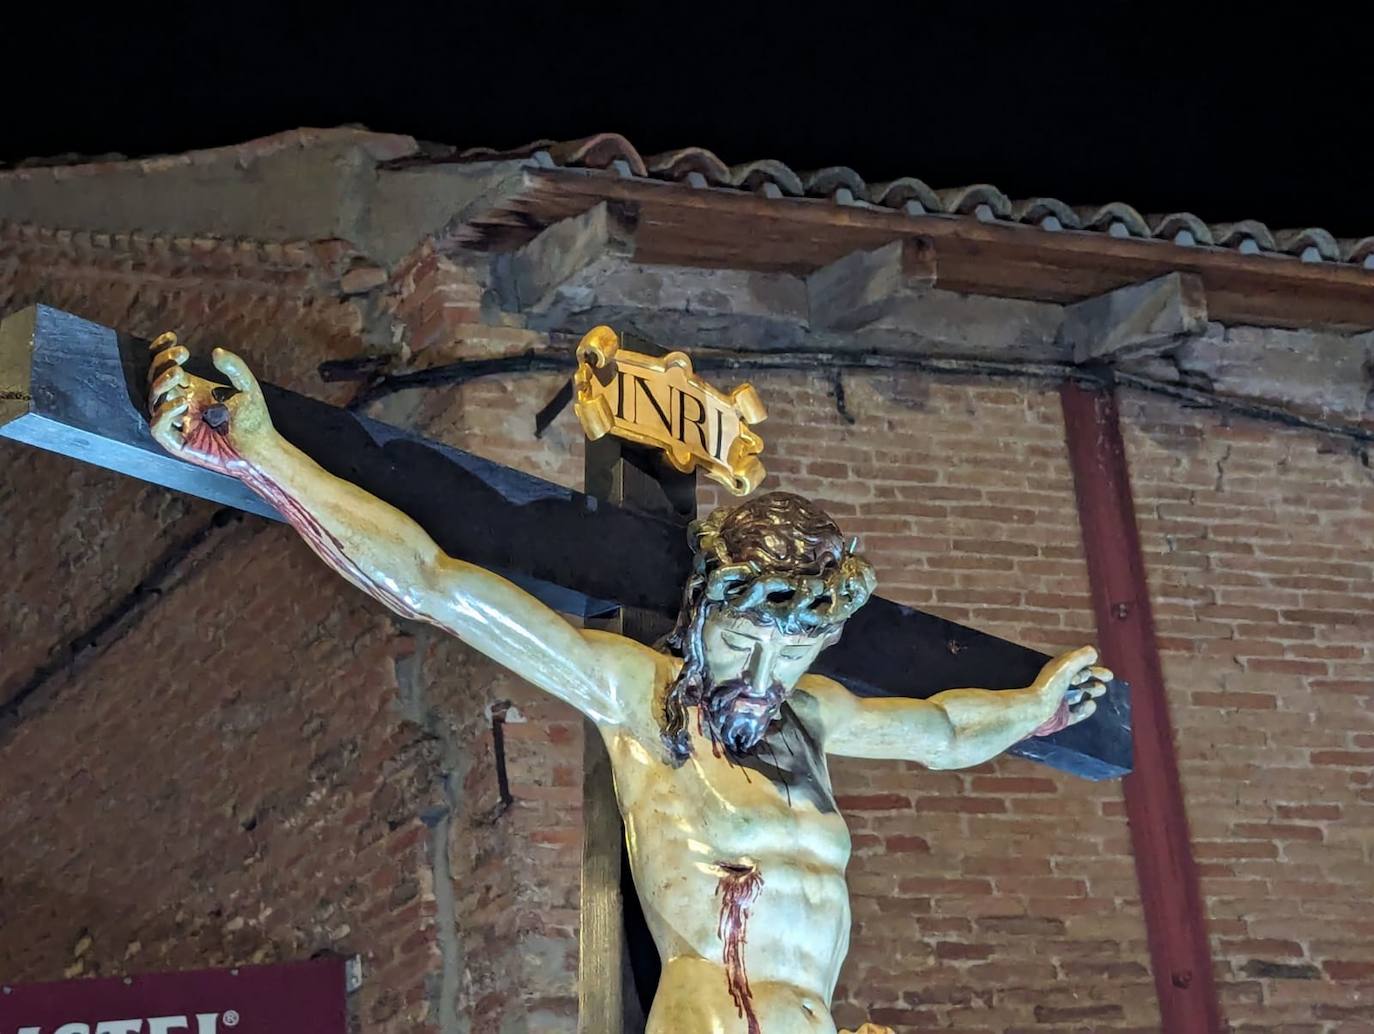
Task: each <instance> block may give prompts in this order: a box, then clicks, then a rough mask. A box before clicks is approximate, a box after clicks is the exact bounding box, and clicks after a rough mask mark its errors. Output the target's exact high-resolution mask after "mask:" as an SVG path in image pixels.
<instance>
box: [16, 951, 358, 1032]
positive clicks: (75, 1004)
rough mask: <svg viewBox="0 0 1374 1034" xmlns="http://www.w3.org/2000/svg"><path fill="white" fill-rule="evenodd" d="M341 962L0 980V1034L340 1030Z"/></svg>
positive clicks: (343, 1017) (343, 1022) (343, 1014)
mask: <svg viewBox="0 0 1374 1034" xmlns="http://www.w3.org/2000/svg"><path fill="white" fill-rule="evenodd" d="M344 979H345V978H344V961H343V960H342V959H326V960H321V961H315V962H295V963H288V964H286V965H281V966H241V967H239V968H238V969H212V970H200V971H193V972H187V973H154V974H150V975H147V976H135V977H110V978H101V979H96V980H62V981H58V982H55V983H51V984H13V985H5V986H4V987H0V1034H345V1031H346V1030H347V1008H346V1004H345V997H346V994H347V992H346V990H345V987H344Z"/></svg>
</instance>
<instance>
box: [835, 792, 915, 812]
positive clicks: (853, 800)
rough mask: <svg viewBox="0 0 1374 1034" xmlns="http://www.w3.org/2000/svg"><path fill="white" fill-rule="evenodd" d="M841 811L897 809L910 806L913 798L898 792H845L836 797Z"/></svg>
mask: <svg viewBox="0 0 1374 1034" xmlns="http://www.w3.org/2000/svg"><path fill="white" fill-rule="evenodd" d="M836 803H837V804H838V805H839V806H840V810H841V811H895V810H897V809H906V808H910V807H911V806H912V805H911V799H910V798H909V797H903V796H902V795H901V794H898V793H870V794H845V795H843V796H839V797H836Z"/></svg>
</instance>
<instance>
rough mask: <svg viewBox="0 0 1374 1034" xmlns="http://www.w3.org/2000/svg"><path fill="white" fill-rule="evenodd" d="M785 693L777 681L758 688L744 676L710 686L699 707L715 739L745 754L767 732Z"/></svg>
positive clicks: (755, 745) (756, 744)
mask: <svg viewBox="0 0 1374 1034" xmlns="http://www.w3.org/2000/svg"><path fill="white" fill-rule="evenodd" d="M786 696H787V691H786V689H784V688H783V686H782V685H781V684H780V683H776V682H775V683H773V684H772V685H771V686H767V687H760V686H756V685H754V684H753V683H752V682H750V681H749V680H748V679H731V680H730V681H728V682H720V683H717V684H715V685H714V686H712V687H711V688H710V690H709V691H708V693H707V696H706V702H705V705H704V707H703V709H704V711H705V712H706V720H707V722H709V723H710V726H711V732H712V734H713V735H714V736H715V738H716V739H717V740H718V741H719V742H720V743H722V744H724V745H725V746H726V747H727V748H728V749H729V750H730V751H731V752H732V753H735V754H745V753H748V752H749V751H751V750H753V749H754V748H755V747H757V746H758V745H759V742H760V741H761V740H762V739H763V737H764V735H765V734H767V732H768V727H769V726H770V725H772V723H773V721H774V720H775V719H776V718H777V717H778V714H779V710H780V708H781V707H782V702H783V700H784V699H786Z"/></svg>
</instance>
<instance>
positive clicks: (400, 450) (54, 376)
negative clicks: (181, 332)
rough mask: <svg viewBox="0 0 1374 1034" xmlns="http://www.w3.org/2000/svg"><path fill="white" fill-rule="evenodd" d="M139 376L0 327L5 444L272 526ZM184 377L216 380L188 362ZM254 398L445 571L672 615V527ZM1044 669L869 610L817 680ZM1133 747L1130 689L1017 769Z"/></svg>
mask: <svg viewBox="0 0 1374 1034" xmlns="http://www.w3.org/2000/svg"><path fill="white" fill-rule="evenodd" d="M147 362H148V346H147V342H145V341H141V340H138V339H134V338H130V337H126V336H123V335H119V334H117V333H115V332H114V331H112V330H110V329H108V328H106V327H102V326H99V325H98V324H95V323H91V322H89V321H86V320H82V319H80V318H79V317H76V316H72V315H70V314H68V313H64V312H61V311H59V310H56V309H52V308H48V307H46V306H37V307H35V308H33V309H31V310H26V311H24V312H21V313H18V314H15V315H14V316H11V317H9V318H8V319H6V320H5V321H4V323H3V324H0V375H3V376H0V392H8V393H10V394H15V395H23V396H24V397H23V398H15V399H6V400H5V401H3V402H0V437H8V438H11V439H14V440H17V441H22V442H27V443H28V444H30V445H35V446H38V447H40V448H45V449H49V450H52V451H55V452H60V453H62V454H64V455H68V456H72V457H75V458H78V459H82V460H85V461H87V462H91V463H96V464H98V465H101V466H105V467H108V468H110V469H113V470H117V471H120V472H122V473H126V474H130V475H132V476H135V477H139V478H142V479H144V480H148V481H153V482H156V483H158V484H162V485H166V486H168V487H171V488H175V489H177V490H179V491H184V492H189V493H191V494H193V495H197V496H200V497H202V498H206V499H213V500H216V501H219V502H222V503H225V504H227V505H230V506H235V507H238V508H240V509H244V510H248V511H249V512H252V513H257V514H261V515H263V516H267V517H274V518H275V517H276V516H277V515H276V514H275V512H274V511H273V510H272V509H271V508H270V507H268V506H267V505H266V504H264V503H263V502H262V501H261V500H260V499H258V497H257V496H255V495H252V494H251V493H250V492H248V491H247V490H246V489H245V488H244V487H243V486H242V485H241V484H239V483H238V482H237V481H235V480H233V479H230V478H226V477H223V476H221V475H218V474H213V473H210V472H208V471H205V470H202V469H200V468H198V467H194V466H191V465H190V464H187V463H184V462H182V461H180V460H177V459H175V458H174V457H171V456H169V455H168V454H166V453H165V452H164V451H163V450H162V449H161V448H160V447H159V446H158V445H157V443H156V442H155V441H153V439H152V437H151V435H150V434H149V432H148V426H147V421H146V419H145V418H144V415H143V405H144V400H143V393H144V390H145V387H144V381H145V372H146V369H147ZM188 368H190V369H191V370H192V371H193V372H200V373H203V374H205V375H207V376H211V377H215V378H216V379H221V378H219V375H218V374H216V373H215V372H214V371H213V370H210V369H207V368H205V367H203V366H200V367H198V364H197V363H196V362H192V363H189V364H188ZM6 371H9V372H8V373H7V372H6ZM11 385H15V387H13V388H11ZM263 390H264V394H265V395H266V397H267V403H268V408H269V410H270V411H271V413H272V418H273V421H274V422H275V424H276V425H277V427H278V429H279V430H280V431H281V433H282V435H283V436H284V437H285V438H287V439H288V440H289V441H291V442H292V443H293V444H295V445H296V446H297V447H298V448H300V449H301V450H302V451H304V452H305V453H306V454H308V455H309V456H311V457H312V458H313V459H315V461H316V462H318V463H319V464H320V465H321V466H323V467H324V468H325V469H326V470H328V471H330V472H331V473H333V474H335V475H337V476H339V477H341V478H344V479H346V480H348V481H351V482H352V483H354V484H356V485H358V486H360V487H361V488H363V489H364V490H365V491H368V492H370V493H372V494H373V495H375V496H377V497H378V498H380V499H383V500H385V501H386V502H388V503H391V504H392V505H393V506H396V507H397V508H398V509H400V510H402V511H403V512H405V513H407V514H409V515H410V516H411V517H413V518H414V519H415V520H416V521H417V522H418V523H419V524H420V525H421V526H422V527H424V528H425V530H426V531H427V532H429V534H430V535H431V536H432V537H433V538H434V540H435V541H436V542H437V543H438V544H439V546H440V547H441V548H442V549H444V550H445V551H446V552H447V553H449V554H450V555H453V556H456V557H459V558H460V559H463V560H467V561H469V562H471V563H475V564H479V565H481V566H483V567H487V568H490V569H492V570H495V571H498V572H500V573H501V574H503V575H505V576H506V577H508V578H510V579H511V580H512V581H514V582H516V583H517V584H519V585H521V586H523V587H524V588H526V589H527V590H528V591H530V592H532V593H533V594H534V595H536V596H538V597H539V598H540V599H542V600H544V601H545V602H546V603H547V604H549V605H550V606H552V607H554V608H555V609H557V610H560V611H563V612H565V613H569V614H573V615H576V616H578V617H581V618H584V619H585V618H592V617H596V616H598V615H605V614H608V613H610V612H611V611H613V610H614V609H615V608H617V607H631V608H636V609H639V610H644V611H650V612H655V613H657V614H659V615H662V616H665V617H671V616H673V615H675V614H676V613H677V608H678V605H679V604H680V602H681V591H682V584H683V581H684V579H685V577H686V573H687V571H688V569H689V566H690V552H689V549H688V544H687V541H686V537H685V536H684V535H683V534H682V529H681V526H680V524H679V523H678V522H675V521H671V520H667V519H665V518H662V517H658V516H654V515H653V514H648V513H640V512H636V511H633V510H630V509H627V508H623V507H619V506H615V505H613V504H610V503H606V502H603V501H601V500H598V499H597V498H595V497H594V496H589V495H586V494H583V493H581V492H574V491H572V490H570V489H567V488H564V487H562V486H560V485H555V484H552V483H550V482H547V481H543V480H541V479H539V478H536V477H532V476H530V475H527V474H522V473H520V472H519V471H515V470H511V469H510V468H507V467H503V466H501V465H499V464H496V463H492V462H491V461H489V460H484V459H482V458H481V457H478V456H474V455H472V454H471V453H467V452H463V451H462V450H460V449H454V448H451V447H449V446H446V445H443V444H441V443H438V442H433V441H429V440H427V439H424V438H422V437H420V436H418V435H415V434H411V433H409V432H407V431H402V430H400V429H398V428H395V427H390V426H388V425H386V424H382V423H379V422H378V421H375V420H369V419H367V418H365V417H362V416H359V415H357V414H355V413H350V412H348V411H346V410H343V409H339V408H337V407H334V406H330V405H328V404H326V403H323V402H318V401H315V400H313V399H309V398H305V397H303V396H301V395H297V394H295V393H293V392H289V391H285V390H284V389H280V388H276V387H273V386H272V385H267V384H264V385H263ZM551 529H554V531H551ZM1048 659H1049V658H1048V656H1047V655H1045V654H1043V653H1040V652H1038V651H1036V650H1032V649H1029V648H1027V647H1024V646H1019V645H1017V644H1015V643H1009V642H1007V641H1005V640H1002V639H998V638H997V637H995V636H991V635H988V634H987V633H984V632H979V631H977V630H976V629H972V628H968V627H965V626H963V625H959V624H956V623H954V622H952V621H947V620H945V619H943V618H940V617H937V616H935V615H933V614H926V613H923V612H921V611H918V610H915V609H913V608H910V607H904V606H901V605H900V604H897V603H893V602H891V601H890V600H885V599H881V598H877V597H875V598H873V599H871V600H870V601H869V602H868V603H867V604H866V605H865V606H864V607H863V608H862V609H860V610H859V612H858V613H857V614H856V615H855V616H854V617H853V618H851V619H850V620H849V623H848V625H847V627H846V631H845V635H844V637H843V638H842V639H841V641H840V642H839V643H838V644H837V645H835V646H833V647H831V648H830V649H828V650H826V651H825V652H824V653H822V654H821V657H820V660H819V662H818V664H817V665H816V669H817V670H818V671H820V672H821V673H823V674H826V675H829V676H831V677H833V678H836V679H838V680H839V681H841V682H843V683H845V684H846V685H848V686H849V687H850V688H852V689H853V690H854V691H855V692H856V693H860V694H862V695H867V696H874V695H891V696H908V697H927V696H930V695H931V694H933V693H937V692H939V691H940V690H943V689H949V688H953V687H960V686H984V687H986V688H989V689H1011V688H1015V687H1019V686H1024V685H1027V684H1029V682H1030V681H1031V680H1032V679H1034V677H1035V675H1036V674H1037V673H1038V672H1039V670H1040V668H1041V666H1042V665H1043V664H1044V663H1045V662H1046V661H1047V660H1048ZM1130 739H1131V735H1130V703H1129V695H1128V691H1127V687H1126V686H1124V685H1120V684H1116V685H1114V686H1113V687H1112V689H1111V691H1110V692H1109V694H1108V697H1107V699H1106V700H1105V701H1104V706H1103V708H1102V711H1101V712H1100V713H1099V716H1098V718H1097V719H1095V720H1094V721H1092V722H1085V723H1083V724H1082V725H1078V726H1074V727H1072V728H1069V729H1065V730H1063V731H1061V732H1059V733H1056V734H1055V735H1054V736H1050V737H1045V738H1043V739H1032V740H1027V741H1025V742H1024V743H1021V744H1018V745H1016V746H1015V747H1013V748H1012V751H1011V752H1012V753H1014V754H1018V755H1020V756H1023V757H1028V758H1032V759H1034V760H1037V761H1041V762H1043V763H1045V764H1048V765H1051V766H1052V767H1055V768H1060V769H1062V770H1064V771H1068V772H1072V773H1074V774H1077V775H1080V776H1084V777H1086V778H1091V779H1105V778H1113V777H1116V776H1120V775H1122V774H1124V773H1125V772H1127V771H1129V770H1130V767H1131V749H1130Z"/></svg>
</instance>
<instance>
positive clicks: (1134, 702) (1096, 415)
mask: <svg viewBox="0 0 1374 1034" xmlns="http://www.w3.org/2000/svg"><path fill="white" fill-rule="evenodd" d="M1060 401H1061V404H1062V406H1063V411H1064V427H1065V435H1066V438H1067V443H1068V449H1069V459H1070V462H1071V464H1072V466H1073V477H1074V489H1075V495H1076V496H1077V499H1078V520H1079V526H1080V528H1081V529H1082V533H1083V551H1084V554H1085V555H1086V557H1087V562H1088V578H1089V581H1090V582H1091V585H1092V598H1093V609H1094V611H1095V612H1096V616H1097V636H1098V647H1099V649H1100V650H1101V652H1102V656H1103V659H1104V663H1105V664H1107V665H1109V666H1110V667H1111V668H1112V670H1113V671H1114V672H1115V673H1116V674H1117V676H1118V677H1120V678H1123V679H1125V680H1126V681H1127V682H1128V683H1130V686H1131V716H1132V731H1133V739H1134V749H1135V764H1134V770H1133V771H1132V773H1131V774H1130V775H1128V776H1127V777H1126V778H1125V779H1124V781H1123V789H1124V792H1125V797H1126V816H1127V820H1128V821H1129V823H1130V829H1131V844H1132V848H1133V853H1134V855H1135V868H1136V876H1137V878H1138V879H1139V882H1140V898H1141V903H1142V906H1143V908H1144V912H1145V926H1146V933H1147V936H1148V939H1149V945H1150V958H1151V962H1152V967H1153V970H1154V978H1155V992H1156V994H1157V995H1158V997H1159V1012H1160V1021H1161V1027H1162V1029H1163V1030H1165V1031H1168V1032H1169V1034H1218V1032H1220V1031H1221V1030H1222V1025H1221V1007H1220V1005H1219V1003H1218V1000H1217V991H1216V985H1215V982H1214V981H1213V978H1212V957H1211V951H1210V949H1209V946H1208V941H1207V915H1206V912H1205V911H1204V909H1203V905H1202V892H1201V889H1200V887H1199V883H1198V873H1197V865H1196V863H1195V862H1194V860H1193V849H1192V841H1191V839H1190V837H1189V833H1188V816H1187V812H1186V810H1185V809H1184V804H1183V791H1182V787H1181V786H1180V783H1179V776H1178V759H1177V757H1176V755H1175V753H1174V734H1173V725H1172V723H1171V722H1170V720H1169V702H1168V699H1167V697H1166V695H1165V690H1164V676H1163V671H1162V669H1161V666H1160V660H1159V649H1158V646H1157V644H1156V642H1155V627H1154V616H1153V614H1152V613H1151V609H1150V590H1149V584H1148V582H1147V580H1146V577H1145V561H1144V557H1143V556H1142V554H1141V550H1140V532H1139V529H1138V528H1137V527H1136V520H1135V503H1134V500H1133V498H1132V495H1131V480H1130V473H1129V471H1128V469H1127V465H1126V452H1125V447H1124V446H1123V444H1122V441H1121V425H1120V417H1119V414H1118V410H1117V403H1116V393H1115V391H1114V390H1113V389H1112V388H1110V387H1084V386H1081V385H1078V384H1072V383H1070V384H1065V385H1064V386H1063V387H1062V388H1061V389H1060Z"/></svg>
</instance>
